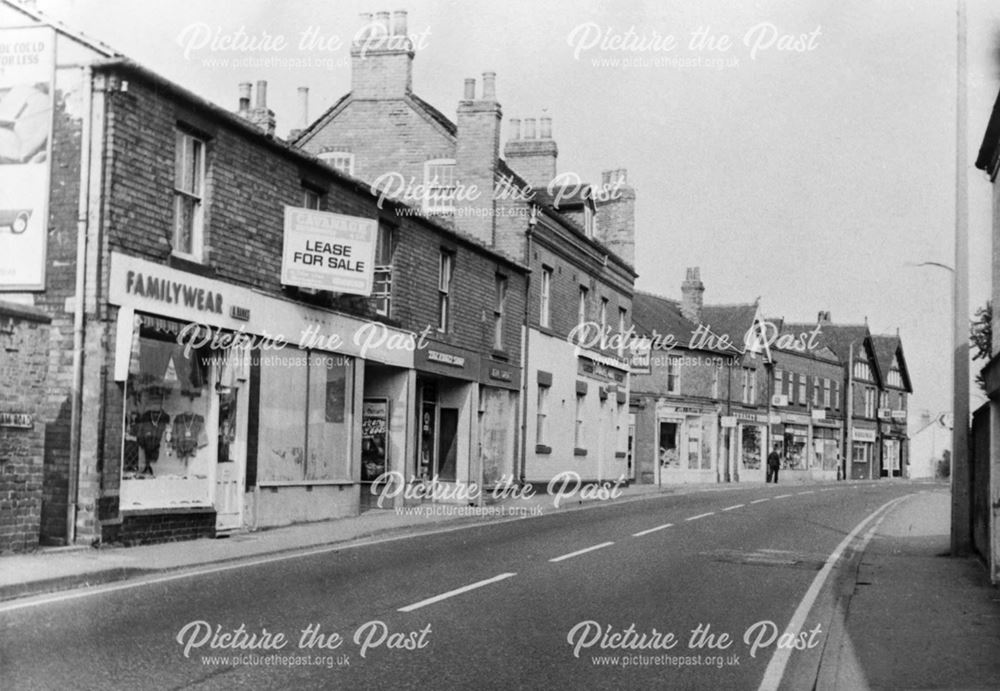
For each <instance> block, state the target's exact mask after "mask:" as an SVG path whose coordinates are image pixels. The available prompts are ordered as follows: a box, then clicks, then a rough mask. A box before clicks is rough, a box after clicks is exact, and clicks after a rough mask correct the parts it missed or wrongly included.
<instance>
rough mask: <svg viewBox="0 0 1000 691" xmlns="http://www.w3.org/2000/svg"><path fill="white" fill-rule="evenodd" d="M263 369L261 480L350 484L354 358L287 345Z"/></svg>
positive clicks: (266, 359) (267, 359) (265, 359)
mask: <svg viewBox="0 0 1000 691" xmlns="http://www.w3.org/2000/svg"><path fill="white" fill-rule="evenodd" d="M259 367H260V415H259V426H258V442H257V446H258V457H257V479H258V481H259V482H260V483H265V484H266V483H267V482H308V481H310V480H316V481H323V480H327V481H329V480H350V478H351V465H350V456H349V453H348V450H349V449H350V448H351V438H350V418H351V415H350V403H349V402H350V401H351V400H352V399H353V394H352V390H353V372H354V369H353V361H352V360H351V358H348V357H345V356H341V355H328V354H325V353H318V352H315V351H309V352H307V351H303V350H298V349H296V348H292V347H286V348H283V349H282V350H281V351H278V352H276V353H274V354H267V355H264V356H262V358H261V360H260V364H259Z"/></svg>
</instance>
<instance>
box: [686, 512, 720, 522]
mask: <svg viewBox="0 0 1000 691" xmlns="http://www.w3.org/2000/svg"><path fill="white" fill-rule="evenodd" d="M714 515H715V512H714V511H709V512H708V513H700V514H698V515H697V516H690V517H688V518H685V519H684V520H685V521H697V520H698V519H699V518H704V517H705V516H714Z"/></svg>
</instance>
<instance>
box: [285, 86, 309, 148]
mask: <svg viewBox="0 0 1000 691" xmlns="http://www.w3.org/2000/svg"><path fill="white" fill-rule="evenodd" d="M307 127H309V87H308V86H300V87H299V124H298V127H296V128H294V129H293V130H291V131H290V132H289V133H288V139H289V140H293V139H295V138H297V137H298V136H299V135H300V134H302V132H303V130H305V129H306V128H307Z"/></svg>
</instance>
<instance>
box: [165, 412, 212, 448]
mask: <svg viewBox="0 0 1000 691" xmlns="http://www.w3.org/2000/svg"><path fill="white" fill-rule="evenodd" d="M188 400H189V401H190V400H191V398H189V399H188ZM171 444H172V446H173V449H174V453H175V454H177V458H181V459H184V460H187V459H189V458H191V457H193V456H195V455H197V453H198V449H199V448H201V447H203V446H206V445H207V444H208V439H207V438H206V436H205V418H204V417H202V416H201V415H198V414H197V413H193V412H191V410H190V409H189V410H188V411H187V412H185V413H180V414H179V415H177V416H176V417H174V426H173V429H172V430H171Z"/></svg>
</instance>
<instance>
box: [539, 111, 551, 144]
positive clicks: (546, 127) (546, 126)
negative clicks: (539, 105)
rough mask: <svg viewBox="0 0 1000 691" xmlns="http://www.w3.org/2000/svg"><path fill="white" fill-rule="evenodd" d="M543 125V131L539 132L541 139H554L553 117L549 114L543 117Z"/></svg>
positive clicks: (540, 122)
mask: <svg viewBox="0 0 1000 691" xmlns="http://www.w3.org/2000/svg"><path fill="white" fill-rule="evenodd" d="M539 124H540V126H541V132H539V134H538V137H539V139H552V118H550V117H549V116H548V115H545V116H543V117H542V119H541V120H540V121H539Z"/></svg>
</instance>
